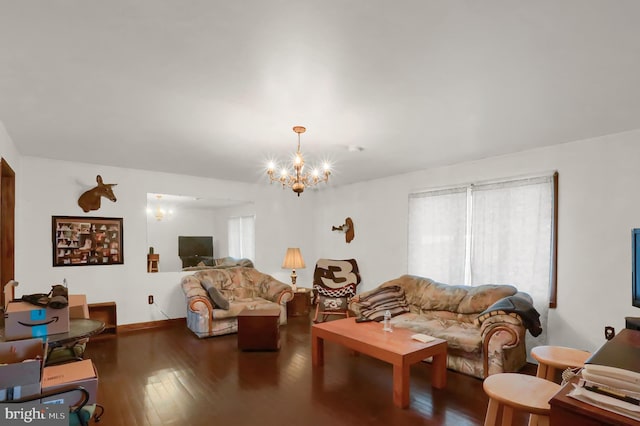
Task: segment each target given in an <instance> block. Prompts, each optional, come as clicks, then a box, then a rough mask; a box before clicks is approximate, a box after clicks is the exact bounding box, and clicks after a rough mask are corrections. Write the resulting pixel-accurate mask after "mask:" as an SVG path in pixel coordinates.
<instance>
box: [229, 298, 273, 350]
mask: <svg viewBox="0 0 640 426" xmlns="http://www.w3.org/2000/svg"><path fill="white" fill-rule="evenodd" d="M238 349H240V350H243V351H277V350H278V349H280V308H271V309H249V308H244V309H243V310H242V311H241V312H240V313H239V314H238Z"/></svg>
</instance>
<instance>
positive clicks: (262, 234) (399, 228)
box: [0, 131, 640, 350]
mask: <svg viewBox="0 0 640 426" xmlns="http://www.w3.org/2000/svg"><path fill="white" fill-rule="evenodd" d="M639 138H640V131H632V132H627V133H622V134H616V135H610V136H605V137H601V138H597V139H592V140H586V141H579V142H573V143H568V144H564V145H559V146H553V147H549V148H544V149H537V150H533V151H528V152H522V153H518V154H513V155H508V156H501V157H494V158H487V159H484V160H480V161H475V162H469V163H464V164H457V165H452V166H448V167H442V168H437V169H431V170H424V171H420V172H415V173H410V174H405V175H400V176H394V177H390V178H386V179H380V180H374V181H369V182H362V183H358V184H354V185H348V186H334V184H333V183H330V184H329V185H328V187H327V188H323V189H322V190H320V191H313V190H309V191H305V193H304V194H303V195H302V196H301V197H300V198H298V197H296V196H295V195H294V194H293V193H292V192H291V191H289V190H285V191H283V190H280V189H279V188H276V187H269V186H266V187H265V184H264V182H263V181H259V182H258V183H256V184H245V183H238V182H227V181H220V180H212V179H203V178H195V177H189V176H181V175H173V174H164V173H154V172H147V171H139V170H131V169H122V168H113V167H105V166H96V165H91V164H80V163H67V162H61V161H53V160H46V159H39V158H33V157H22V158H18V157H19V156H17V155H16V153H15V148H11V147H12V146H13V144H12V143H11V142H10V138H8V136H3V135H2V132H0V149H2V150H3V152H2V154H3V155H4V150H5V149H6V150H7V152H9V154H10V155H13V156H14V157H13V158H14V159H15V158H18V159H19V160H20V165H21V168H20V173H19V175H18V177H17V182H18V183H19V185H18V188H17V194H18V195H17V199H18V201H17V204H18V207H17V212H16V213H17V224H16V259H17V263H16V279H17V280H18V281H20V282H21V284H20V287H19V288H18V291H19V292H22V294H24V293H31V292H41V291H44V290H46V289H47V288H48V286H49V285H51V284H52V283H55V282H60V281H61V280H62V279H63V278H67V280H68V282H69V285H70V287H71V290H72V291H73V292H78V293H86V294H87V296H88V299H89V302H102V301H109V300H115V301H116V302H117V303H118V315H119V323H121V324H127V323H135V322H144V321H151V320H156V319H162V318H164V317H163V315H162V314H161V313H160V312H159V309H158V307H154V306H151V307H150V306H149V305H147V304H146V300H147V295H148V294H153V295H154V296H155V299H156V303H157V304H158V306H159V308H160V309H162V310H163V311H164V312H166V313H167V314H168V316H170V317H182V316H184V312H185V306H184V299H183V297H182V293H181V290H180V289H179V287H178V282H179V279H180V276H182V275H183V273H180V272H175V273H169V272H167V273H157V274H147V273H146V253H147V250H148V245H147V240H146V214H145V207H146V193H147V192H155V193H170V194H185V190H184V189H185V188H189V190H190V192H191V194H189V195H195V196H205V197H210V198H220V197H228V198H232V199H238V198H241V199H246V200H252V201H254V202H255V211H256V259H255V262H256V266H257V267H258V269H260V270H263V271H265V272H267V273H270V274H272V275H274V276H275V277H276V278H278V279H280V280H282V281H284V282H288V281H289V274H290V271H288V270H282V269H280V265H281V262H282V258H283V256H284V253H285V250H286V248H287V247H300V248H301V250H302V253H303V255H304V257H305V260H306V263H307V268H306V269H301V270H298V271H297V273H298V284H299V285H300V286H303V287H310V286H311V279H312V274H313V266H314V263H315V261H316V260H317V259H318V258H320V257H332V258H348V257H353V258H356V259H357V260H358V263H359V265H360V269H361V272H362V276H363V284H362V286H361V288H360V290H366V289H370V288H373V287H375V286H377V285H378V284H380V283H382V282H383V281H385V280H388V279H391V278H394V277H397V276H399V275H401V274H404V273H406V270H407V260H406V259H407V254H406V251H407V235H406V234H407V204H408V201H407V200H408V194H409V193H411V192H413V191H416V190H421V189H426V188H432V187H441V186H447V185H452V184H456V183H463V182H471V181H481V180H487V179H496V178H502V177H512V176H518V175H524V174H532V173H539V172H544V171H551V170H558V171H559V174H560V209H559V253H558V260H559V266H558V308H557V309H555V310H552V311H551V312H550V317H549V339H550V340H549V343H550V344H558V345H566V346H573V347H578V348H583V349H586V350H594V349H595V348H597V347H598V346H599V345H600V344H602V343H603V341H604V340H603V329H604V326H605V325H612V326H614V327H615V328H616V330H620V329H621V328H623V327H624V317H625V316H640V311H639V310H638V309H637V308H634V307H632V306H631V300H630V295H631V253H630V248H631V244H630V231H631V229H632V228H634V227H640V216H639V214H638V212H639V211H640V197H638V195H637V188H638V182H640V167H638V165H637V160H638V159H639V158H640V143H638V139H639ZM3 144H4V145H7V144H8V148H6V147H4V146H3ZM12 151H14V152H12ZM14 164H16V161H15V160H14ZM96 174H101V175H102V176H103V178H104V179H105V182H107V183H118V186H117V187H115V192H116V195H117V197H118V202H117V203H111V202H109V201H103V205H102V208H101V209H100V210H99V211H97V212H92V213H90V214H88V215H91V216H107V217H109V216H113V217H123V218H124V256H125V264H124V265H111V266H95V267H93V266H92V267H56V268H53V267H52V266H51V265H52V252H51V250H52V247H51V216H52V215H78V216H82V215H84V213H82V211H81V210H80V208H79V207H77V198H78V196H79V195H80V194H81V193H82V192H83V191H84V190H86V189H88V188H90V187H92V186H93V185H94V182H95V175H96ZM239 195H241V197H239ZM347 216H350V217H351V218H352V219H353V220H354V224H355V234H356V236H355V239H354V240H353V241H352V242H351V243H350V244H346V243H345V241H344V234H342V233H339V232H332V231H331V227H332V226H334V225H335V226H337V225H341V224H343V223H344V219H345V217H347ZM19 294H20V293H19Z"/></svg>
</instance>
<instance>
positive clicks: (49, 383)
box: [42, 359, 98, 405]
mask: <svg viewBox="0 0 640 426" xmlns="http://www.w3.org/2000/svg"><path fill="white" fill-rule="evenodd" d="M66 386H82V387H84V388H85V389H86V390H87V391H88V392H89V402H87V404H95V403H96V400H97V398H96V396H97V394H98V372H97V371H96V367H95V366H94V365H93V361H91V360H90V359H85V360H82V361H76V362H69V363H66V364H60V365H52V366H50V367H45V368H43V369H42V392H47V391H50V390H55V389H58V388H61V387H66ZM81 399H82V395H81V394H80V393H79V392H77V391H71V392H65V393H61V394H59V395H54V396H51V397H49V398H43V399H42V403H43V404H64V405H75V404H77V403H79V402H80V400H81Z"/></svg>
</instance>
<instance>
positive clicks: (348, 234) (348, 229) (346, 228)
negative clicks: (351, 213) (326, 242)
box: [331, 217, 356, 243]
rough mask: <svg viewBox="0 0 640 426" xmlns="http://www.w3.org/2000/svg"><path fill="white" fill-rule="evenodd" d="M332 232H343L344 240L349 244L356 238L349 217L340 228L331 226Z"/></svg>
mask: <svg viewBox="0 0 640 426" xmlns="http://www.w3.org/2000/svg"><path fill="white" fill-rule="evenodd" d="M331 230H332V231H341V232H344V239H345V241H346V242H347V243H350V242H351V240H353V239H354V238H355V236H356V233H355V232H356V231H355V229H354V228H353V220H351V218H350V217H348V218H346V219H345V220H344V224H343V225H340V226H332V227H331Z"/></svg>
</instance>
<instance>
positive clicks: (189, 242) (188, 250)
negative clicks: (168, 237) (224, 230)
mask: <svg viewBox="0 0 640 426" xmlns="http://www.w3.org/2000/svg"><path fill="white" fill-rule="evenodd" d="M178 256H179V257H180V258H183V257H213V237H183V236H179V237H178Z"/></svg>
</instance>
